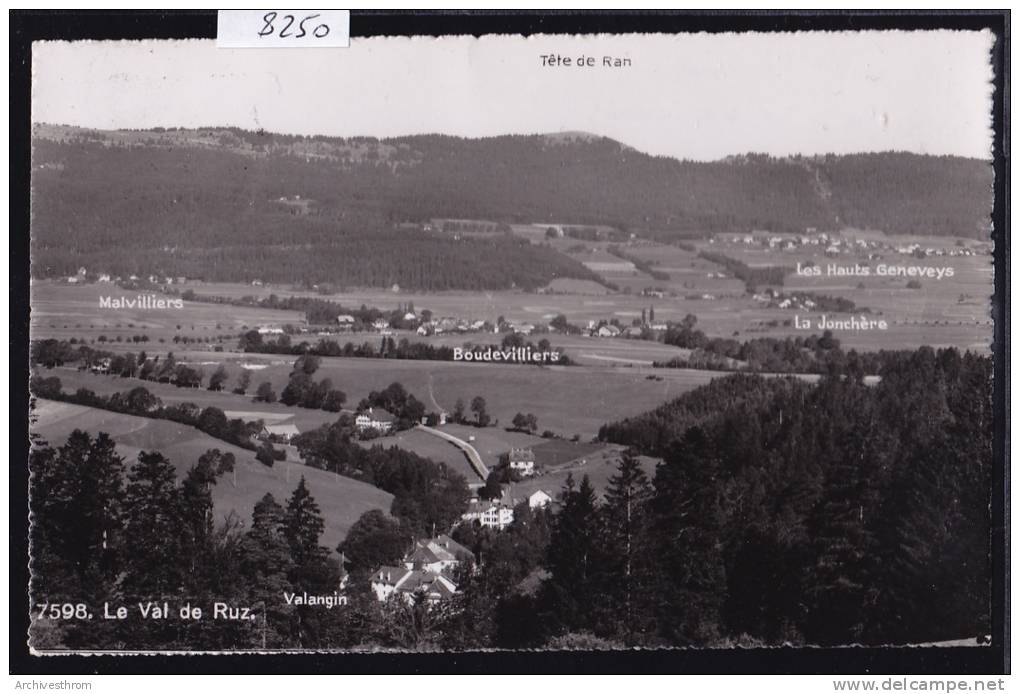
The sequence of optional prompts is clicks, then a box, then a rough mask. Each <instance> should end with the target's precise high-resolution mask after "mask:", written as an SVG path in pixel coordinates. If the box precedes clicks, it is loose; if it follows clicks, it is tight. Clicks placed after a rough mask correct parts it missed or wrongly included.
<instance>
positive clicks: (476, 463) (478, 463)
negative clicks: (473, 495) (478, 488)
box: [416, 424, 489, 482]
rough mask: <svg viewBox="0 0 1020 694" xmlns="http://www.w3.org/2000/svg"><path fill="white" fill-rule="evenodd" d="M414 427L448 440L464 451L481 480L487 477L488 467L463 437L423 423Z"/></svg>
mask: <svg viewBox="0 0 1020 694" xmlns="http://www.w3.org/2000/svg"><path fill="white" fill-rule="evenodd" d="M416 428H417V429H421V430H422V431H424V432H426V433H428V434H432V435H433V436H438V437H439V438H441V439H443V440H445V441H449V442H450V443H452V444H453V445H454V446H456V447H457V448H459V449H460V450H462V451H464V455H465V456H467V459H468V462H469V463H471V467H472V468H474V471H475V472H476V473H477V474H478V476H479V477H481V478H482V481H483V482H484V481H485V480H487V479H488V478H489V468H487V467H485V463H483V462H482V456H480V455H478V451H477V450H475V447H474V446H472V445H471V444H470V443H468V442H467V441H465V440H464V439H459V438H457V437H456V436H453V435H451V434H447V433H446V432H445V431H440V430H439V429H435V428H433V427H427V426H425V425H424V424H419V425H418V426H417V427H416Z"/></svg>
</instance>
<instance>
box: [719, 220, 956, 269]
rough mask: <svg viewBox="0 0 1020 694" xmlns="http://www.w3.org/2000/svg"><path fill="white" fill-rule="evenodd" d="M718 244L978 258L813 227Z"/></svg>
mask: <svg viewBox="0 0 1020 694" xmlns="http://www.w3.org/2000/svg"><path fill="white" fill-rule="evenodd" d="M717 242H718V243H727V244H730V245H742V246H754V247H757V248H767V249H769V250H771V251H795V250H799V249H805V248H811V247H813V248H816V249H818V250H819V251H822V252H824V253H825V255H828V256H837V255H843V254H851V253H853V254H858V255H866V256H867V257H868V259H869V260H877V259H880V258H881V257H882V256H881V254H882V253H897V254H899V255H913V256H917V257H921V256H924V257H927V256H936V257H943V256H945V257H957V256H969V255H974V250H973V249H972V248H969V247H968V246H966V245H957V246H956V247H953V248H944V247H941V246H935V245H933V246H922V245H921V244H920V243H907V244H892V243H888V242H886V241H884V240H881V239H862V238H845V237H843V236H842V235H841V234H835V233H833V234H830V233H828V232H822V233H815V230H814V229H813V228H808V229H807V233H805V234H783V235H779V234H773V233H771V232H768V231H762V230H752V231H751V233H749V234H719V235H718V236H716V237H713V238H712V239H710V240H709V243H713V244H714V243H717ZM717 276H718V274H717Z"/></svg>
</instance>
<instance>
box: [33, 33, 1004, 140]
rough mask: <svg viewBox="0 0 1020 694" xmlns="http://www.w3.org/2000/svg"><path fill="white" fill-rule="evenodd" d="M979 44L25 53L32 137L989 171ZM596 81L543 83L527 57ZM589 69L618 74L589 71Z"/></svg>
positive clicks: (662, 39)
mask: <svg viewBox="0 0 1020 694" xmlns="http://www.w3.org/2000/svg"><path fill="white" fill-rule="evenodd" d="M993 41H994V36H993V35H992V34H991V33H990V32H962V31H961V32H953V31H929V32H922V31H918V32H859V33H852V32H842V33H824V32H811V33H806V32H801V33H785V34H715V35H712V34H704V33H702V34H686V35H680V36H672V35H645V36H637V35H622V36H607V35H603V36H582V37H564V36H538V37H532V38H523V37H520V36H487V37H483V38H481V39H476V38H473V37H448V38H442V39H431V38H414V39H408V38H367V39H366V38H353V39H352V40H351V47H350V48H337V49H314V48H313V49H307V48H306V49H292V48H287V49H225V48H217V47H216V44H215V42H214V41H211V40H191V41H133V42H127V41H124V42H76V43H63V42H43V43H36V44H34V46H33V53H34V56H33V97H32V114H33V121H35V122H47V123H60V124H67V125H79V126H85V127H93V128H151V127H154V126H163V127H174V126H177V127H197V126H216V125H219V126H223V125H232V126H238V127H242V128H248V129H257V128H264V129H266V130H269V131H273V132H283V133H301V134H307V135H312V134H322V135H337V136H356V135H369V136H376V137H392V136H398V135H409V134H417V133H445V134H450V135H462V136H468V137H478V136H487V135H501V134H507V133H546V132H558V131H564V130H584V131H589V132H592V133H596V134H599V135H605V136H607V137H611V138H614V139H616V140H619V141H621V142H623V143H625V144H628V145H630V146H632V147H635V148H637V149H639V150H641V151H644V152H648V153H651V154H662V155H668V156H674V157H679V158H687V159H699V160H710V159H718V158H721V157H724V156H727V155H730V154H741V153H745V152H767V153H770V154H774V155H787V154H797V153H799V154H820V153H827V152H833V153H846V152H860V151H885V150H906V151H911V152H918V153H923V154H956V155H961V156H968V157H976V158H982V159H989V158H990V157H991V146H992V144H991V143H992V132H991V115H990V114H991V96H992V85H991V79H992V68H991V64H990V50H991V47H992V44H993ZM554 53H555V54H560V55H563V56H567V57H571V58H573V59H575V61H576V58H577V57H578V56H581V55H584V56H594V57H595V58H596V61H597V63H599V66H598V67H590V68H589V67H585V68H578V67H574V66H571V67H543V66H542V61H541V58H540V56H542V55H543V54H554ZM603 56H613V57H620V58H629V59H630V60H631V63H632V64H631V66H630V67H624V68H611V67H602V66H601V62H602V58H603Z"/></svg>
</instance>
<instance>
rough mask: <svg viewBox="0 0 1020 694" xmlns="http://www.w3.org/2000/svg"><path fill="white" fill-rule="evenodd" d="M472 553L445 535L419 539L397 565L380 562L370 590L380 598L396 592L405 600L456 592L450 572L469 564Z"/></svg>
mask: <svg viewBox="0 0 1020 694" xmlns="http://www.w3.org/2000/svg"><path fill="white" fill-rule="evenodd" d="M474 562H475V555H474V554H473V553H472V552H471V550H469V549H467V548H466V547H464V546H463V545H461V544H459V543H458V542H456V541H455V540H453V539H452V538H450V537H449V536H447V535H439V536H438V537H435V538H433V539H431V540H419V541H418V542H416V543H415V544H414V547H412V548H411V551H410V552H408V553H407V555H405V556H404V559H403V561H401V563H400V564H399V565H397V566H380V567H379V568H378V569H377V570H376V571H375V572H374V573H373V574H372V582H371V587H372V592H373V593H375V597H376V599H377V600H379V601H380V602H382V601H384V600H388V599H389V598H390V597H391V596H393V595H397V596H399V598H400V599H402V600H405V601H406V602H407V603H408V604H413V603H414V601H415V599H416V598H418V597H419V596H420V598H421V599H424V600H425V602H427V603H429V604H435V603H437V602H440V601H442V600H446V599H448V598H450V597H452V596H453V594H454V593H456V592H457V584H456V583H455V578H454V572H455V571H456V569H457V568H458V567H459V566H461V565H462V564H465V563H466V564H467V565H473V564H474Z"/></svg>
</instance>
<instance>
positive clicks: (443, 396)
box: [185, 353, 723, 456]
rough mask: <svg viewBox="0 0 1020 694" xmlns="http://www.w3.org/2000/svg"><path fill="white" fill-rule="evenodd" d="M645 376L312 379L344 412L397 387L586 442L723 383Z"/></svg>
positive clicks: (457, 371)
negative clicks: (521, 417) (343, 398)
mask: <svg viewBox="0 0 1020 694" xmlns="http://www.w3.org/2000/svg"><path fill="white" fill-rule="evenodd" d="M185 354H190V353H185ZM289 373H290V366H270V367H269V368H267V369H264V370H262V371H261V372H260V373H259V376H258V380H259V381H262V380H268V381H271V382H272V383H273V386H274V387H275V388H276V390H277V392H280V390H281V389H282V388H283V387H284V385H286V382H287V376H288V374H289ZM647 374H648V371H647V370H643V369H633V368H615V367H614V368H605V367H588V366H573V367H568V366H551V367H530V366H521V365H503V364H472V363H465V362H440V361H401V360H379V359H345V358H324V359H323V360H322V364H321V366H320V367H319V370H318V371H317V372H316V374H315V377H316V378H317V379H321V378H323V377H327V376H328V377H329V378H330V379H332V381H333V384H334V387H336V388H340V389H341V390H343V391H344V392H345V393H347V401H348V404H349V405H354V404H356V403H357V402H358V401H359V400H361V399H362V398H364V397H365V396H367V395H368V393H369V392H370V391H372V390H382V389H383V388H385V387H386V386H388V385H389V384H390V383H393V382H394V381H397V382H400V383H402V384H403V385H404V387H405V388H407V390H408V391H409V392H410V393H412V394H414V395H415V397H417V398H418V399H419V400H421V401H422V402H424V403H425V406H426V407H427V408H428V409H435V410H440V409H442V410H445V411H447V412H452V411H453V409H454V405H455V403H456V401H457V400H458V399H462V400H463V401H464V404H465V407H468V406H470V403H471V400H472V398H474V397H475V396H476V395H481V396H482V397H483V398H485V401H486V405H487V410H488V412H489V414H490V415H491V416H492V417H493V418H494V419H495V420H498V422H499V425H501V426H509V425H510V420H512V419H513V417H514V415H515V414H517V413H518V412H525V413H527V412H532V413H534V414H535V415H536V416H537V417H538V427H539V430H540V431H541V430H545V429H551V430H552V431H554V432H556V433H558V434H561V435H564V436H568V437H569V436H572V435H573V434H575V433H576V434H580V435H581V438H582V439H590V438H591V437H592V436H594V435H595V434H596V433H597V432H598V429H599V427H600V426H601V425H602V424H604V423H605V422H607V421H612V420H615V419H619V418H621V417H627V416H631V415H634V414H638V413H640V412H644V411H645V410H648V409H651V408H653V407H656V406H658V405H660V404H662V403H663V402H665V401H667V400H670V399H672V398H675V397H677V396H679V395H680V394H682V393H685V392H687V391H689V390H692V389H693V388H696V387H697V386H699V385H703V384H705V383H707V382H708V381H710V380H711V379H712V378H716V377H718V376H721V375H723V374H720V373H718V372H709V371H696V370H686V369H683V370H681V369H676V370H673V369H670V370H666V369H661V370H656V375H657V376H661V377H662V378H663V380H662V381H654V382H653V381H650V380H648V379H647V378H646V375H647ZM483 456H484V454H483Z"/></svg>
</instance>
